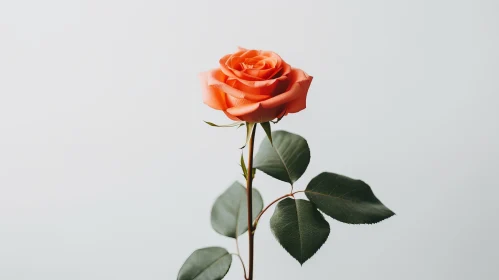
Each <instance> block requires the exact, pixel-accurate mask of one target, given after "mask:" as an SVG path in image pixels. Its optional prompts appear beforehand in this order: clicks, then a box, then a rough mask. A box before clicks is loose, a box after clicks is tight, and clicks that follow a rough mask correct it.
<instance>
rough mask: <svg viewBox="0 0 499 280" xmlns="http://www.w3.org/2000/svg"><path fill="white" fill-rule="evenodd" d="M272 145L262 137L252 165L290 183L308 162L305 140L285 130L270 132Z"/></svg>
mask: <svg viewBox="0 0 499 280" xmlns="http://www.w3.org/2000/svg"><path fill="white" fill-rule="evenodd" d="M272 139H273V146H272V144H271V143H270V141H269V140H268V139H264V140H263V142H262V144H261V145H260V149H259V150H258V153H257V154H256V157H255V163H254V167H255V168H257V169H259V170H261V171H263V172H265V173H267V174H268V175H270V176H272V177H274V178H276V179H278V180H281V181H284V182H288V183H290V184H293V183H294V182H296V181H297V180H298V179H299V178H300V177H301V176H302V175H303V173H305V170H306V169H307V167H308V164H309V163H310V149H309V147H308V143H307V140H305V138H303V137H301V136H300V135H296V134H293V133H290V132H287V131H283V130H278V131H274V132H272Z"/></svg>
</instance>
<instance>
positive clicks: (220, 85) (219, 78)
mask: <svg viewBox="0 0 499 280" xmlns="http://www.w3.org/2000/svg"><path fill="white" fill-rule="evenodd" d="M225 77H226V76H225V75H224V73H223V72H221V71H216V70H215V71H214V72H212V73H210V75H208V76H207V84H208V85H209V86H210V87H214V88H217V89H219V90H221V91H223V92H225V93H227V94H229V95H231V96H232V97H235V98H239V99H247V100H251V101H262V100H265V99H267V98H269V96H265V95H260V94H253V93H251V92H244V91H241V90H239V89H236V88H234V87H231V86H230V85H228V84H227V81H226V80H225Z"/></svg>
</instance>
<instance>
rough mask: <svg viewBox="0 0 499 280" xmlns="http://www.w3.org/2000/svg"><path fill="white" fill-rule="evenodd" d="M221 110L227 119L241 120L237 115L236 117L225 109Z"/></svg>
mask: <svg viewBox="0 0 499 280" xmlns="http://www.w3.org/2000/svg"><path fill="white" fill-rule="evenodd" d="M223 112H224V113H225V115H226V116H227V117H228V118H229V119H231V120H233V121H241V119H240V118H238V117H236V116H233V115H231V114H229V113H228V112H227V111H223Z"/></svg>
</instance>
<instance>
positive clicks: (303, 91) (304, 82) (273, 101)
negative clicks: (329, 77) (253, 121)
mask: <svg viewBox="0 0 499 280" xmlns="http://www.w3.org/2000/svg"><path fill="white" fill-rule="evenodd" d="M289 78H290V79H291V83H290V84H291V87H290V89H289V90H288V91H286V92H284V93H282V94H279V95H277V96H275V97H272V98H269V99H267V100H265V101H262V102H260V104H261V105H262V107H263V108H273V107H277V106H280V105H283V104H286V103H289V102H292V101H295V100H297V99H301V101H300V102H299V104H298V105H294V106H293V109H295V108H299V107H302V106H304V105H305V98H306V95H307V92H308V88H309V87H310V83H312V79H313V77H312V76H309V75H307V74H306V73H305V72H303V71H302V70H300V69H292V70H291V72H290V73H289ZM303 108H305V107H303ZM303 108H302V109H303ZM302 109H299V110H298V111H300V110H302ZM295 110H297V109H295ZM298 111H296V112H298ZM288 112H290V111H289V110H288Z"/></svg>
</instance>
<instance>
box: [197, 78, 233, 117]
mask: <svg viewBox="0 0 499 280" xmlns="http://www.w3.org/2000/svg"><path fill="white" fill-rule="evenodd" d="M213 75H218V76H221V75H223V73H222V72H220V71H219V70H218V69H214V70H211V71H208V72H203V73H201V74H199V78H200V80H201V89H202V96H203V102H204V103H205V104H206V105H208V106H210V107H211V108H213V109H216V110H225V109H226V108H227V104H226V102H225V93H223V92H222V91H221V90H219V89H218V88H216V87H211V86H209V85H208V80H209V79H210V77H212V76H213ZM219 78H220V79H223V78H224V77H219Z"/></svg>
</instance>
